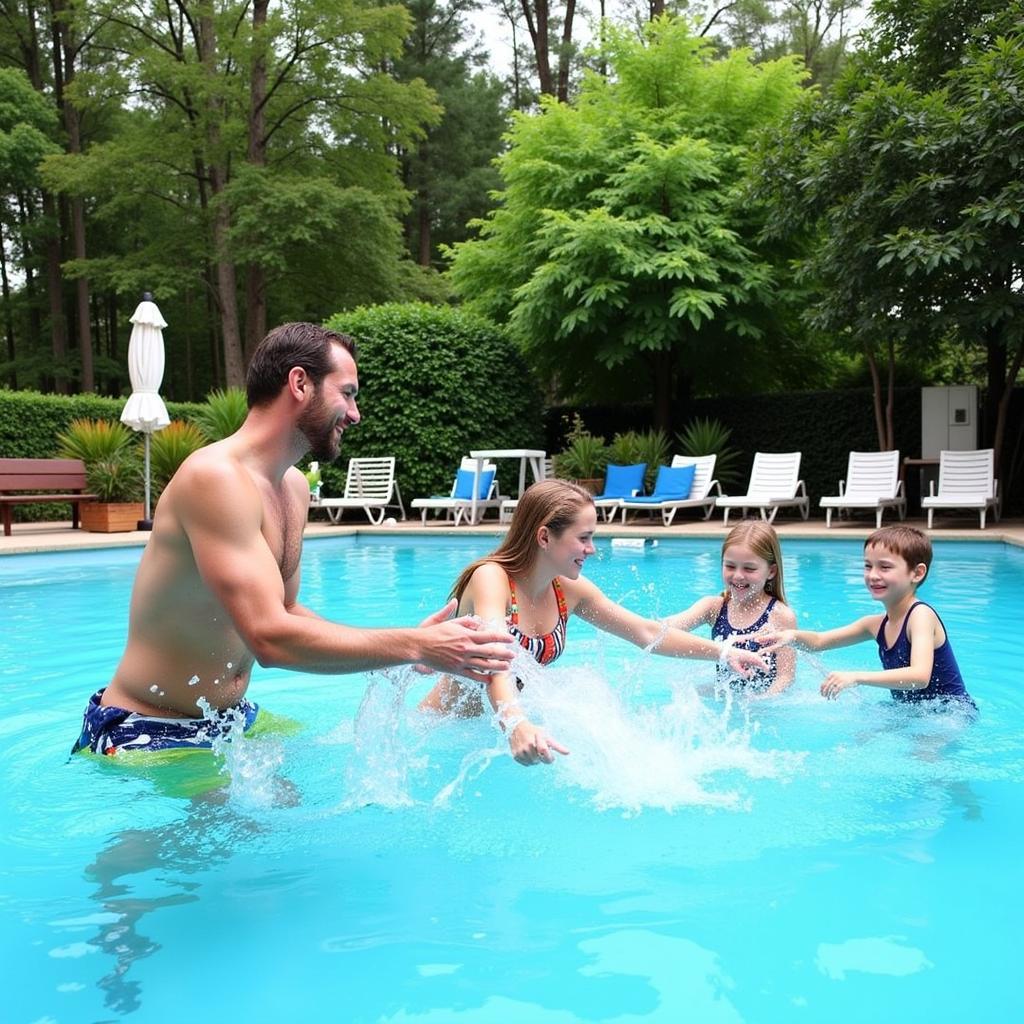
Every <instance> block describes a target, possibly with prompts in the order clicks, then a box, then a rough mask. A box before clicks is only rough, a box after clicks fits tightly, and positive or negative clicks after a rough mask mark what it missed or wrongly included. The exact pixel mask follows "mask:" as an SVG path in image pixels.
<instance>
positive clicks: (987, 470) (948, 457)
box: [921, 448, 1000, 530]
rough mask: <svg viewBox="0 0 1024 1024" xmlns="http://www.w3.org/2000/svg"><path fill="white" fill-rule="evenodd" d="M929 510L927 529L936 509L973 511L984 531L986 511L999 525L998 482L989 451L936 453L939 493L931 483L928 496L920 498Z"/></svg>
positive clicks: (924, 506)
mask: <svg viewBox="0 0 1024 1024" xmlns="http://www.w3.org/2000/svg"><path fill="white" fill-rule="evenodd" d="M921 508H923V509H924V508H926V509H928V529H929V530H930V529H931V528H932V516H933V515H934V514H935V510H936V509H937V508H976V509H977V510H978V513H979V515H980V517H981V529H982V530H984V529H985V514H986V512H988V510H989V509H992V512H993V514H994V516H995V520H996V522H997V523H998V522H999V513H1000V508H999V481H998V480H996V479H995V478H994V453H993V450H992V449H991V448H979V449H976V450H974V451H966V452H946V451H943V452H939V492H938V494H936V493H935V482H934V481H932V486H931V494H929V495H928V497H927V498H922V499H921Z"/></svg>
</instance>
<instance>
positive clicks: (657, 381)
mask: <svg viewBox="0 0 1024 1024" xmlns="http://www.w3.org/2000/svg"><path fill="white" fill-rule="evenodd" d="M672 364H673V353H672V350H671V349H659V350H658V351H657V352H655V353H654V358H653V359H652V370H653V372H654V426H655V428H656V429H658V430H664V431H665V433H666V434H668V433H671V430H672V370H673V365H672Z"/></svg>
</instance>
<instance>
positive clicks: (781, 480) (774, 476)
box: [715, 452, 811, 526]
mask: <svg viewBox="0 0 1024 1024" xmlns="http://www.w3.org/2000/svg"><path fill="white" fill-rule="evenodd" d="M802 457H803V453H802V452H755V453H754V466H753V468H752V469H751V471H750V483H749V484H748V485H747V493H746V494H740V495H735V496H731V495H723V496H722V497H721V498H716V499H715V507H716V508H720V509H724V510H725V516H724V519H723V520H722V522H723V525H725V526H728V525H729V510H730V509H734V508H739V509H742V510H743V515H746V514H747V509H748V508H756V509H759V510H760V512H761V518H762V519H764V520H765V521H766V522H769V523H774V522H775V516H776V514H777V513H778V511H779V509H780V508H796V509H798V510H799V512H800V515H801V516H802V517H803V518H804V519H806V518H807V517H808V515H810V511H811V509H810V500H809V499H808V497H807V487H806V486H805V485H804V482H803V480H801V479H800V459H801V458H802ZM769 509H770V510H771V514H770V515H769V512H768V510H769Z"/></svg>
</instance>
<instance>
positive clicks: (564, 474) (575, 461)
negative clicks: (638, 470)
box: [554, 414, 609, 480]
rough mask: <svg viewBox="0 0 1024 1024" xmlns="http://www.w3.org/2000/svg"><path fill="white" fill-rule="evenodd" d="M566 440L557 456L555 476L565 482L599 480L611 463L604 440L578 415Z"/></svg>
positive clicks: (574, 418)
mask: <svg viewBox="0 0 1024 1024" xmlns="http://www.w3.org/2000/svg"><path fill="white" fill-rule="evenodd" d="M565 440H566V445H565V448H564V449H563V450H562V451H560V452H558V454H557V455H555V463H554V465H555V475H556V476H558V477H561V478H562V479H563V480H595V479H597V477H599V476H600V475H601V473H603V472H604V469H605V467H606V466H607V465H608V461H609V459H608V456H609V450H608V446H607V445H606V444H605V442H604V438H603V437H596V436H595V435H594V434H591V433H590V431H589V430H587V429H586V427H585V426H584V425H583V420H582V419H581V418H580V416H579V415H578V414H577V415H576V416H574V417H573V422H572V428H571V429H570V430H569V433H568V434H567V435H566V438H565Z"/></svg>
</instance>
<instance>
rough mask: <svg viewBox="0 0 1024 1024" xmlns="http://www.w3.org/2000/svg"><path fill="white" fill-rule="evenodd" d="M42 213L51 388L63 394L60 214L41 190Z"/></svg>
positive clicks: (64, 354) (65, 335) (64, 356)
mask: <svg viewBox="0 0 1024 1024" xmlns="http://www.w3.org/2000/svg"><path fill="white" fill-rule="evenodd" d="M43 216H44V217H45V218H46V223H47V236H46V297H47V303H48V307H49V315H50V347H51V350H52V352H53V389H54V391H56V392H58V393H59V394H64V395H66V394H67V393H68V391H69V390H70V387H69V383H68V369H67V356H68V327H67V321H66V320H65V319H64V299H63V295H62V292H63V285H64V280H63V277H62V276H61V270H60V264H61V259H60V217H59V215H58V213H57V202H56V200H55V199H54V197H53V193H52V192H49V191H47V190H44V191H43Z"/></svg>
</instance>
